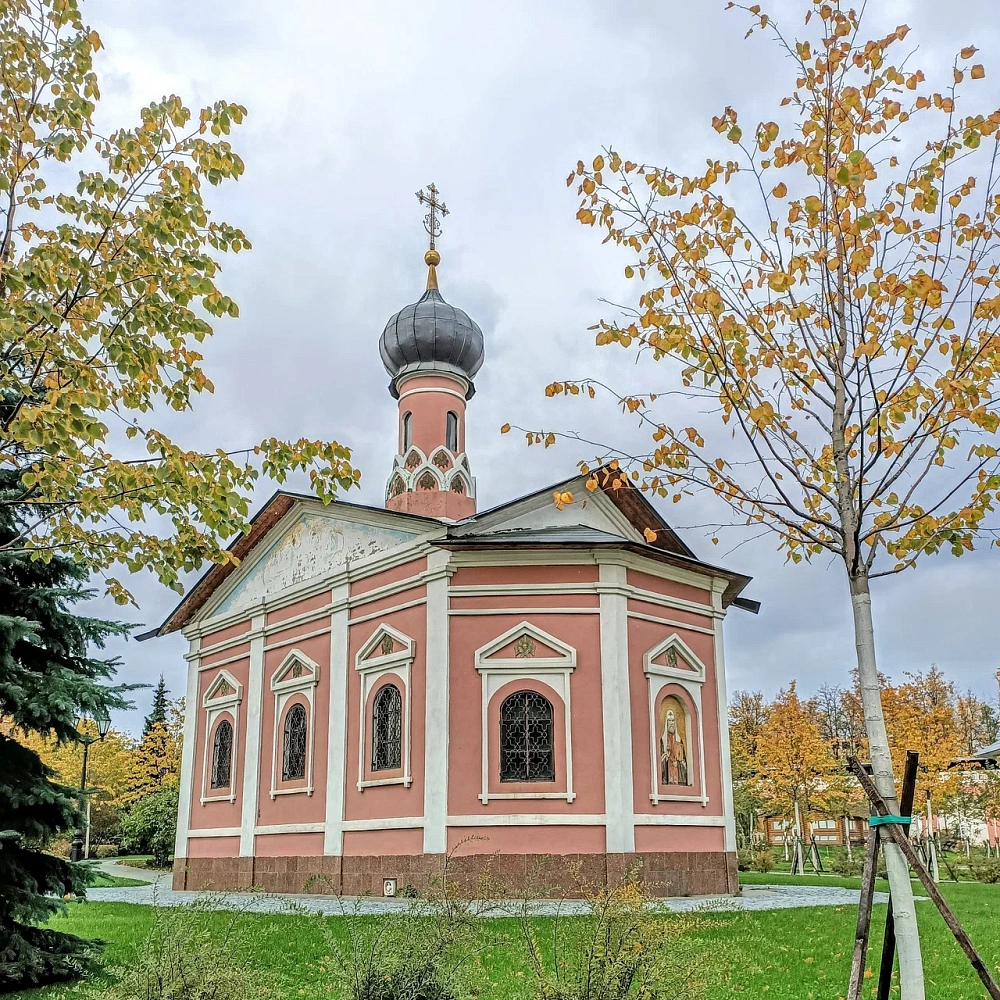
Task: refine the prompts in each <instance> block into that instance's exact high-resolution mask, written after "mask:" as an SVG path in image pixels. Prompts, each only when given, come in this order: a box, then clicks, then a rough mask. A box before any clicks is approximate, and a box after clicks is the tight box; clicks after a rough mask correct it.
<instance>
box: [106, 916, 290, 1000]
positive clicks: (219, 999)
mask: <svg viewBox="0 0 1000 1000" xmlns="http://www.w3.org/2000/svg"><path fill="white" fill-rule="evenodd" d="M221 909H222V903H221V902H220V901H219V900H218V899H215V898H213V897H206V898H204V899H201V900H199V901H198V902H196V903H194V904H192V905H190V906H177V907H164V906H154V907H153V909H152V914H153V927H152V930H151V931H150V932H149V935H148V936H147V937H146V939H145V940H144V941H142V942H141V943H140V944H139V947H138V948H137V950H136V953H135V956H134V958H133V960H132V964H131V965H130V966H129V967H128V968H126V969H111V970H108V971H109V972H110V973H111V975H112V976H115V977H117V982H116V983H115V984H114V986H112V987H110V988H109V989H108V990H107V991H105V992H104V993H102V994H101V995H102V996H103V997H105V998H106V1000H272V998H275V997H276V996H277V994H276V993H275V992H274V990H272V989H271V988H270V987H269V986H268V984H267V983H266V981H264V980H262V977H261V973H260V969H259V968H258V967H257V966H256V965H255V964H252V963H254V960H255V958H256V956H255V954H254V950H253V948H252V947H250V941H249V933H250V925H249V922H248V921H247V920H246V911H245V910H232V909H229V910H225V911H224V912H225V916H222V915H221V914H220V913H219V912H216V911H219V910H221ZM220 920H221V922H222V926H221V927H220V926H219V922H220Z"/></svg>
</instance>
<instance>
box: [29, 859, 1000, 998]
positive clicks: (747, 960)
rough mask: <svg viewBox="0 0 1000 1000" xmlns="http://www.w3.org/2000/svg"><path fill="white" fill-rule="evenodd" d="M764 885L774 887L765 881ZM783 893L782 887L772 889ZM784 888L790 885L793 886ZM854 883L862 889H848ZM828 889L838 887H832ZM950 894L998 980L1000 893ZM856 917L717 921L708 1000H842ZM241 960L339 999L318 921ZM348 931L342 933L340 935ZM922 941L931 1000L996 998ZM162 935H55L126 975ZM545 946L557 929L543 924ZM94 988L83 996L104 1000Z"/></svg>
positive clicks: (509, 931)
mask: <svg viewBox="0 0 1000 1000" xmlns="http://www.w3.org/2000/svg"><path fill="white" fill-rule="evenodd" d="M761 878H763V877H761ZM772 881H775V879H774V878H772ZM782 881H783V880H782ZM844 881H846V882H849V881H851V880H844ZM822 884H830V883H828V882H826V881H825V880H824V882H823V883H822ZM942 891H943V892H944V894H945V895H946V897H947V898H948V899H949V900H950V902H951V903H952V905H953V906H954V908H955V910H956V912H957V913H958V915H959V918H960V919H961V920H962V921H963V923H964V924H965V926H966V928H967V929H968V931H969V933H970V934H971V935H972V938H973V940H974V942H975V943H976V945H977V947H978V948H979V949H980V952H981V953H982V954H983V956H984V958H985V959H986V961H987V963H988V964H989V965H990V967H991V968H994V969H998V967H1000V920H998V919H997V917H996V912H997V908H998V905H1000V886H989V885H978V884H975V883H959V884H944V885H942ZM856 912H857V911H856V909H854V908H853V907H812V908H805V909H795V910H777V911H769V912H760V913H718V912H716V913H713V912H707V913H706V914H705V915H704V917H703V919H702V920H701V926H700V927H698V928H697V929H696V930H694V931H693V932H692V941H691V943H692V944H693V945H694V951H695V952H696V953H697V954H698V955H699V956H701V960H702V964H701V967H700V969H699V975H700V977H701V978H702V979H703V980H705V984H706V985H705V991H704V996H705V998H706V1000H729V998H732V997H743V996H746V997H754V998H763V997H766V998H774V1000H793V998H794V1000H800V998H802V1000H805V998H816V1000H820V998H823V1000H826V998H836V997H838V996H842V995H843V993H844V990H845V987H846V983H847V975H848V971H849V966H850V953H851V947H852V941H853V936H854V924H855V920H856ZM885 912H886V908H885V906H884V905H883V906H877V907H876V911H875V920H874V925H873V931H872V962H871V963H870V964H875V965H876V967H877V961H878V958H877V956H878V946H879V944H880V942H881V936H882V927H883V924H884V921H885ZM209 919H210V921H211V925H212V929H213V933H214V932H215V931H216V930H217V932H218V934H219V935H220V937H221V935H222V933H223V931H224V927H225V922H226V918H225V917H224V916H222V915H221V914H213V915H212V916H211V917H210V918H209ZM243 919H244V920H245V921H246V936H245V937H244V938H243V939H242V941H241V943H240V946H239V947H240V948H242V949H248V951H247V953H248V954H252V955H253V962H254V964H255V967H256V968H258V969H259V970H260V976H261V979H262V980H267V981H270V982H271V983H273V984H274V985H275V987H276V988H277V990H278V992H279V994H280V995H281V996H283V997H286V998H289V1000H290V998H298V997H316V998H318V997H321V996H329V995H331V994H330V993H329V992H328V987H329V986H330V984H331V978H330V976H329V973H328V972H324V971H323V969H324V959H325V956H326V949H325V947H324V943H323V935H322V933H321V930H320V927H319V922H318V918H315V917H308V916H285V915H267V914H250V915H246V916H245V917H244V918H243ZM343 919H344V918H335V919H334V920H333V921H332V922H333V924H334V925H335V928H337V929H338V933H339V932H340V931H342V929H343ZM918 919H919V922H920V927H921V933H922V935H923V951H924V964H925V970H926V974H927V979H928V991H927V992H928V997H929V998H931V1000H975V998H978V997H982V996H985V994H984V992H983V990H982V989H981V987H980V984H979V981H978V979H977V977H976V976H975V974H974V973H973V971H972V969H971V968H970V966H969V965H968V962H967V961H966V959H965V957H964V955H963V954H962V953H961V951H960V950H959V948H958V946H957V944H955V942H954V940H953V938H952V937H951V934H950V932H949V931H948V929H947V928H946V927H945V925H944V923H943V922H942V920H941V918H940V916H939V915H938V913H937V910H936V909H935V908H934V906H933V904H931V903H929V902H923V903H919V904H918ZM151 923H152V911H151V909H150V908H149V907H142V906H133V905H130V904H127V903H77V904H72V905H70V906H69V908H68V910H67V913H66V914H65V915H63V916H60V917H57V918H55V920H54V921H53V926H56V927H58V928H60V929H65V930H68V931H72V932H73V933H76V934H80V935H83V936H84V937H99V938H103V939H104V940H105V941H107V942H108V948H107V953H106V961H107V964H108V965H109V966H114V965H119V966H121V965H126V964H128V963H129V962H130V960H131V958H132V956H133V955H134V954H135V953H136V952H137V950H139V949H142V948H143V944H144V941H145V939H146V935H147V934H148V933H149V930H150V927H151ZM537 924H538V929H539V931H540V932H541V934H540V936H541V937H543V938H544V937H545V932H546V931H547V930H550V929H551V921H550V920H546V919H544V918H539V919H538V921H537ZM489 930H490V933H491V934H494V935H507V936H508V937H509V941H508V942H507V943H505V944H502V945H501V946H499V947H495V948H493V949H491V950H490V951H488V952H485V953H484V954H483V956H482V960H481V968H480V969H477V981H478V982H479V984H480V985H479V989H480V997H481V998H482V1000H501V998H503V1000H508V998H510V1000H522V998H523V1000H528V998H530V997H532V996H533V993H534V982H533V979H532V977H531V974H530V972H529V970H528V969H527V967H526V965H525V952H524V946H523V944H522V942H521V938H520V930H519V927H518V924H517V922H516V921H515V920H513V919H510V920H506V919H505V920H497V921H490V922H489ZM62 992H63V991H62V990H58V989H57V990H48V991H34V992H32V993H24V994H20V995H19V996H20V997H22V998H23V1000H28V998H31V1000H40V998H42V997H45V998H47V1000H52V998H54V997H57V996H59V995H60V994H61V993H62ZM103 992H104V989H103V983H102V981H101V980H100V979H98V980H95V981H94V982H93V983H92V984H90V985H89V986H88V988H87V989H86V991H85V992H83V993H82V995H83V996H86V997H88V998H90V997H93V998H97V997H100V996H102V995H103Z"/></svg>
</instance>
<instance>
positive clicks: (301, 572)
mask: <svg viewBox="0 0 1000 1000" xmlns="http://www.w3.org/2000/svg"><path fill="white" fill-rule="evenodd" d="M416 537H417V536H416V534H415V533H411V532H408V531H397V530H395V529H393V528H380V527H376V526H375V525H372V524H359V523H357V522H355V521H339V520H336V519H334V518H332V517H323V516H321V515H316V514H303V515H302V517H301V518H300V519H299V520H298V521H297V522H296V523H295V525H293V527H291V528H290V529H289V530H288V531H286V532H285V534H284V535H283V536H282V537H281V538H279V539H278V540H277V541H276V542H275V543H274V545H272V546H271V548H270V550H269V551H268V552H267V553H266V554H265V555H264V556H263V557H262V558H261V559H260V560H259V561H258V562H257V563H256V564H255V565H254V566H253V568H252V569H251V570H250V571H249V572H248V573H247V575H246V576H245V577H244V578H243V579H242V580H240V581H239V582H238V583H237V584H236V586H235V588H234V589H233V590H232V591H231V593H230V594H229V595H228V596H227V597H226V599H225V600H224V601H223V602H222V604H220V605H219V607H218V608H216V609H215V611H214V612H213V614H228V613H229V612H231V611H239V610H240V609H241V608H245V607H249V606H250V605H252V604H255V603H256V602H257V601H259V600H260V599H261V598H263V597H269V596H271V595H273V594H277V593H280V592H281V591H283V590H287V589H288V588H289V587H293V586H295V585H296V584H298V583H304V582H305V581H306V580H312V579H314V578H315V577H318V576H325V575H327V574H328V573H332V572H334V571H336V570H338V569H340V568H341V567H343V566H344V565H345V564H346V563H348V562H357V561H359V560H361V559H366V558H367V557H369V556H373V555H375V554H376V553H378V552H384V551H385V550H386V549H391V548H395V547H396V546H397V545H403V544H404V543H406V542H410V541H413V539H414V538H416Z"/></svg>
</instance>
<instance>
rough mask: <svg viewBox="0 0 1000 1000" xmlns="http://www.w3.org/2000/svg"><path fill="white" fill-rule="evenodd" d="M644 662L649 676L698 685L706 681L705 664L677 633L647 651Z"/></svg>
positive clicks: (644, 667)
mask: <svg viewBox="0 0 1000 1000" xmlns="http://www.w3.org/2000/svg"><path fill="white" fill-rule="evenodd" d="M642 661H643V662H642V666H643V670H644V671H645V672H646V674H647V675H649V674H654V675H656V676H658V677H676V678H677V679H679V680H687V681H695V682H697V683H702V682H704V680H705V664H704V663H702V661H701V660H700V659H699V658H698V657H697V656H696V655H695V653H694V651H693V650H692V649H691V647H690V646H689V645H688V644H687V643H686V642H685V641H684V640H683V639H682V638H681V637H680V636H679V635H678V634H677V633H676V632H674V633H673V634H672V635H669V636H667V638H666V639H663V640H661V641H660V642H658V643H657V644H656V645H655V646H653V647H652V649H649V650H647V651H646V654H645V655H644V656H643V658H642Z"/></svg>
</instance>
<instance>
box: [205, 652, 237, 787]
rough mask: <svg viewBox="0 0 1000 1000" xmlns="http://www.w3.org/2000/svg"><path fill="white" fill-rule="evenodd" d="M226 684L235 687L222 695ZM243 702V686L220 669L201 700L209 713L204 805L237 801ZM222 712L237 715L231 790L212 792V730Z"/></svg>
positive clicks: (234, 726) (230, 780)
mask: <svg viewBox="0 0 1000 1000" xmlns="http://www.w3.org/2000/svg"><path fill="white" fill-rule="evenodd" d="M223 684H228V685H229V687H230V688H231V689H232V690H231V693H230V694H227V695H223V696H222V697H219V696H217V695H216V694H215V692H216V691H218V689H219V688H220V687H221V686H222V685H223ZM242 701H243V685H242V684H241V683H240V682H239V681H238V680H237V679H236V678H235V677H234V676H233V675H232V674H231V673H230V672H229V671H228V670H220V671H219V672H218V674H216V676H215V679H214V680H213V681H212V683H211V684H209V686H208V688H207V689H206V691H205V694H204V696H203V697H202V699H201V706H202V708H203V710H204V712H205V753H204V757H203V760H202V769H201V804H202V805H206V804H207V803H209V802H235V801H236V763H237V758H238V755H239V733H240V704H241V703H242ZM221 715H231V716H232V717H233V752H232V759H231V760H230V762H229V791H228V792H227V793H225V794H223V795H212V794H211V792H212V789H211V788H209V766H210V765H209V761H210V760H211V758H212V750H213V747H214V743H215V740H214V734H213V731H212V730H213V728H214V726H215V723H216V721H217V720H218V718H219V716H221Z"/></svg>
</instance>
